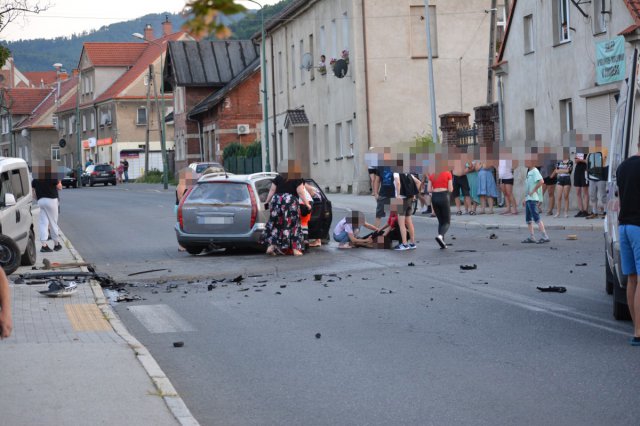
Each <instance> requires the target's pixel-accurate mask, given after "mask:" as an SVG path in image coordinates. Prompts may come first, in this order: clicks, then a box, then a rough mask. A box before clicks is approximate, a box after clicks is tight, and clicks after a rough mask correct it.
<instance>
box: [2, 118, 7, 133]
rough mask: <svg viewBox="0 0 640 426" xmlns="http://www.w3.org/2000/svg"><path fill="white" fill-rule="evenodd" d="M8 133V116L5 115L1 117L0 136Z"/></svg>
mask: <svg viewBox="0 0 640 426" xmlns="http://www.w3.org/2000/svg"><path fill="white" fill-rule="evenodd" d="M7 133H9V116H7V115H5V116H3V117H2V134H3V135H6V134H7Z"/></svg>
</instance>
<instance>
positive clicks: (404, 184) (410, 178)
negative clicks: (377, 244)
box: [393, 172, 420, 251]
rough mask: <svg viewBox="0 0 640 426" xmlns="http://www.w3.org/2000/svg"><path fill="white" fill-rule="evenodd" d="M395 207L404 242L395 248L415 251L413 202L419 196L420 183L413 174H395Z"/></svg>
mask: <svg viewBox="0 0 640 426" xmlns="http://www.w3.org/2000/svg"><path fill="white" fill-rule="evenodd" d="M393 177H394V187H395V205H396V208H397V212H398V227H399V228H400V236H401V237H402V241H401V242H400V244H398V245H397V246H395V247H394V248H393V249H394V250H399V251H402V250H414V249H415V248H416V237H415V234H416V233H415V229H414V226H413V219H412V218H411V214H412V211H413V200H414V198H415V197H416V195H418V187H419V186H420V181H419V180H418V178H416V177H415V176H414V175H412V174H411V173H404V172H402V173H394V174H393ZM407 231H409V242H408V243H407Z"/></svg>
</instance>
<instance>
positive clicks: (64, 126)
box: [58, 120, 67, 135]
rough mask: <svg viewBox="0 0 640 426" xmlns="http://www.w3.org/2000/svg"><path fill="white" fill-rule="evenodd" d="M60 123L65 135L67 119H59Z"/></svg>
mask: <svg viewBox="0 0 640 426" xmlns="http://www.w3.org/2000/svg"><path fill="white" fill-rule="evenodd" d="M58 122H59V123H60V126H61V127H60V130H61V131H62V134H63V135H64V134H65V133H66V131H67V129H66V127H67V120H59V121H58Z"/></svg>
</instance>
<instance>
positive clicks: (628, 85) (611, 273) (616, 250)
mask: <svg viewBox="0 0 640 426" xmlns="http://www.w3.org/2000/svg"><path fill="white" fill-rule="evenodd" d="M638 56H639V55H638V50H637V49H634V52H633V56H632V61H631V62H630V63H629V65H630V67H629V68H630V70H629V73H628V75H627V79H626V80H625V81H623V83H622V85H621V87H620V94H619V95H618V103H617V107H616V115H615V118H614V121H613V130H612V134H611V147H610V149H609V162H608V164H609V178H608V180H607V212H606V216H605V221H604V241H605V270H606V271H605V273H606V290H607V293H609V294H613V316H614V318H615V319H617V320H630V319H631V316H630V314H629V307H628V305H627V290H626V288H627V277H626V276H624V275H623V274H622V265H621V261H620V240H619V236H618V212H619V211H620V200H619V198H618V185H617V181H616V171H617V169H618V166H619V165H620V163H622V162H623V161H624V160H625V159H627V158H628V157H630V156H632V155H635V154H636V153H637V151H638V149H637V143H636V142H635V141H638V140H640V139H639V138H640V108H636V99H637V98H638V96H640V92H639V91H638V81H636V79H635V78H634V77H635V76H637V74H636V70H638Z"/></svg>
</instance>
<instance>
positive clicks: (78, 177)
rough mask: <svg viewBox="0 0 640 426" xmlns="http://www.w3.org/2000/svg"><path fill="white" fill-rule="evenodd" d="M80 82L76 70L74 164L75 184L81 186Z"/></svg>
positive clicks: (79, 76) (80, 77) (79, 72)
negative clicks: (76, 153) (75, 159)
mask: <svg viewBox="0 0 640 426" xmlns="http://www.w3.org/2000/svg"><path fill="white" fill-rule="evenodd" d="M81 83H82V71H80V70H78V89H77V90H76V119H75V123H74V125H75V128H76V149H77V150H78V164H77V165H76V185H77V186H78V188H80V187H82V142H81V141H80V88H81V87H82V86H81Z"/></svg>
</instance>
